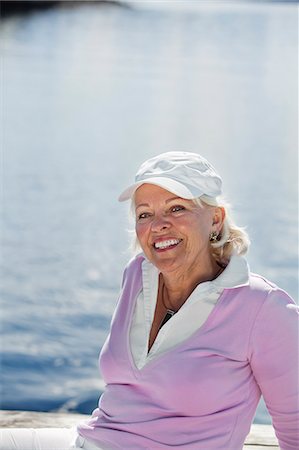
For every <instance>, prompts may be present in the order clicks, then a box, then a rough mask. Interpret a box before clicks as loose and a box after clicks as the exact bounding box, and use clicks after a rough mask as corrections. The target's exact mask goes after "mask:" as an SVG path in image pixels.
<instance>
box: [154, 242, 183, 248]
mask: <svg viewBox="0 0 299 450" xmlns="http://www.w3.org/2000/svg"><path fill="white" fill-rule="evenodd" d="M181 241H182V239H167V240H165V241H159V242H155V243H154V248H156V249H157V250H165V249H166V248H171V247H175V246H176V245H178V244H179V243H180V242H181Z"/></svg>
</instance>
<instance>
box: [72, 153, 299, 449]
mask: <svg viewBox="0 0 299 450" xmlns="http://www.w3.org/2000/svg"><path fill="white" fill-rule="evenodd" d="M221 184H222V183H221V178H220V176H219V175H218V174H217V173H216V171H215V169H214V168H213V167H212V166H211V165H210V164H209V163H208V162H207V161H206V160H205V159H204V158H202V157H201V156H199V155H198V154H195V153H187V152H169V153H164V154H161V155H158V156H157V157H154V158H152V159H149V160H148V161H146V162H145V163H144V164H143V165H142V166H141V167H140V169H139V171H138V172H137V175H136V180H135V183H134V184H133V185H132V186H130V187H129V188H128V189H126V190H125V191H124V192H123V193H122V195H121V196H120V201H125V200H131V202H132V210H133V212H134V215H135V223H136V227H135V228H136V236H137V241H138V244H139V245H140V247H141V250H142V252H141V253H139V254H138V255H137V256H136V257H134V258H133V259H132V260H131V261H130V262H129V264H128V266H127V267H126V269H125V272H124V277H123V283H122V289H121V293H120V297H119V302H118V305H117V308H116V311H115V313H114V316H113V319H112V324H111V330H110V334H109V336H108V338H107V340H106V342H105V344H104V346H103V349H102V352H101V356H100V369H101V373H102V376H103V378H104V380H105V382H106V384H107V385H106V389H105V392H104V393H103V395H102V397H101V398H100V401H99V407H98V408H97V409H96V410H95V411H94V412H93V415H92V418H91V419H90V420H89V421H88V422H87V423H84V424H80V425H79V426H78V436H77V438H76V439H75V443H74V445H73V447H72V448H84V449H102V450H106V449H111V450H112V449H113V450H114V449H169V448H171V447H178V448H180V449H186V450H193V449H194V450H198V449H203V450H208V449H213V450H216V449H226V450H236V449H241V448H242V447H243V444H244V440H245V437H246V435H247V434H248V432H249V430H250V425H251V422H252V419H253V416H254V413H255V410H256V407H257V404H258V401H259V399H260V396H261V394H262V395H263V397H264V399H265V402H266V404H267V407H268V410H269V412H270V414H271V416H272V419H273V425H274V428H275V431H276V435H277V438H278V440H279V443H280V447H281V449H283V450H295V449H298V448H299V438H298V423H299V421H298V347H297V338H298V320H297V318H298V316H297V314H296V306H295V305H294V302H293V300H292V299H291V298H290V297H289V296H288V295H287V294H286V293H285V292H284V291H282V290H281V289H279V288H278V287H277V286H275V285H274V284H273V283H271V282H269V281H267V280H266V279H264V278H263V277H261V276H259V275H255V274H252V273H250V272H249V269H248V265H247V263H246V260H245V259H244V257H243V256H242V255H243V254H244V253H246V250H247V248H248V244H249V241H248V238H247V235H246V233H245V232H244V231H243V230H242V229H240V228H238V227H237V226H235V225H234V223H233V222H232V220H231V218H230V217H229V215H228V212H227V208H226V207H225V206H223V204H222V203H221V201H220V200H219V195H220V194H221Z"/></svg>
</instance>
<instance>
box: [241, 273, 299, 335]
mask: <svg viewBox="0 0 299 450" xmlns="http://www.w3.org/2000/svg"><path fill="white" fill-rule="evenodd" d="M248 287H249V289H250V291H251V292H252V293H253V297H254V298H256V299H257V303H258V304H257V312H258V314H257V318H256V324H260V325H261V326H262V328H263V330H264V331H265V329H266V328H267V327H268V326H272V325H273V326H275V327H279V325H282V324H283V323H284V325H285V327H287V326H289V325H290V324H291V323H293V324H294V326H295V328H298V306H297V305H296V303H295V301H294V300H293V299H292V297H291V296H290V295H289V294H288V293H287V292H286V291H284V290H283V289H281V288H280V287H279V286H277V285H276V284H275V283H273V282H272V281H269V280H267V278H265V277H263V276H262V275H258V274H255V273H251V274H250V277H249V286H248ZM257 293H262V296H260V295H256V294H257ZM254 294H255V295H254ZM271 324H272V325H271Z"/></svg>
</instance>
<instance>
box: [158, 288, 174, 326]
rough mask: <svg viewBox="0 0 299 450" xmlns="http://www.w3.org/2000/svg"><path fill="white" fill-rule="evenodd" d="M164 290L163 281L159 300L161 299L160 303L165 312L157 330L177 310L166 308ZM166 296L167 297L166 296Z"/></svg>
mask: <svg viewBox="0 0 299 450" xmlns="http://www.w3.org/2000/svg"><path fill="white" fill-rule="evenodd" d="M165 291H166V286H165V284H164V282H163V285H162V290H161V301H162V304H163V306H164V308H165V309H166V314H165V316H164V319H162V321H161V324H160V327H159V330H160V328H162V327H163V325H165V323H166V322H168V320H169V319H171V318H172V316H173V315H174V314H175V313H176V312H177V311H174V310H173V309H170V308H167V306H166V305H165V297H166V294H165ZM167 297H168V296H167Z"/></svg>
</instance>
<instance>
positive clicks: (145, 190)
mask: <svg viewBox="0 0 299 450" xmlns="http://www.w3.org/2000/svg"><path fill="white" fill-rule="evenodd" d="M217 209H219V208H216V207H211V206H199V205H196V204H194V202H193V201H192V200H186V199H183V198H180V197H177V196H176V195H175V194H173V193H171V192H169V191H166V190H165V189H163V188H161V187H159V186H155V185H152V184H143V185H141V186H140V187H139V188H138V189H137V191H136V193H135V214H136V234H137V238H138V240H139V243H140V245H141V247H142V250H143V252H144V253H145V255H146V257H147V258H148V259H149V261H151V262H152V263H153V264H154V265H155V266H156V267H157V268H158V269H159V270H160V271H161V272H171V271H178V270H179V271H180V270H181V271H185V272H186V271H188V270H192V267H194V265H195V264H196V265H197V267H198V265H200V264H204V263H205V261H207V258H211V257H212V256H211V246H210V242H209V235H210V232H211V231H212V230H214V229H215V217H216V215H217V214H216V210H217Z"/></svg>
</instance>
